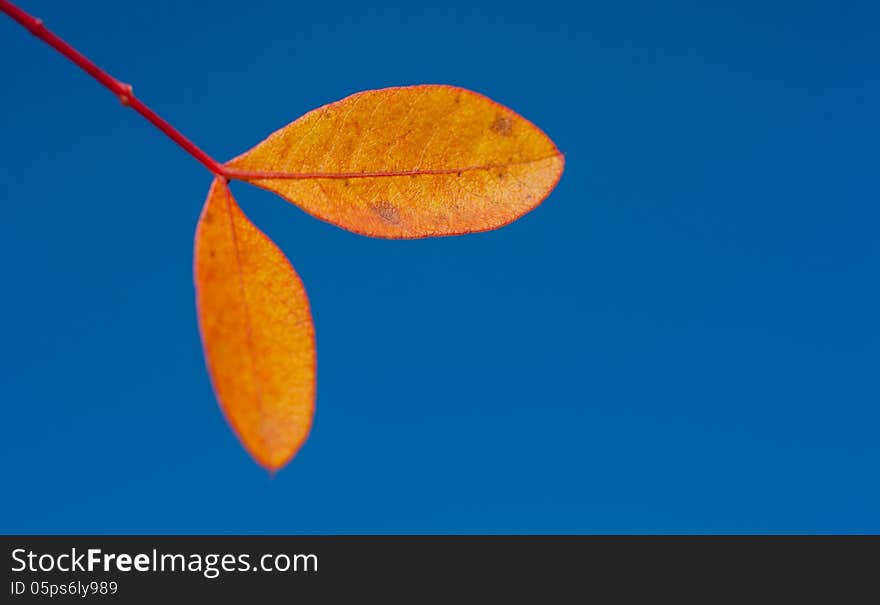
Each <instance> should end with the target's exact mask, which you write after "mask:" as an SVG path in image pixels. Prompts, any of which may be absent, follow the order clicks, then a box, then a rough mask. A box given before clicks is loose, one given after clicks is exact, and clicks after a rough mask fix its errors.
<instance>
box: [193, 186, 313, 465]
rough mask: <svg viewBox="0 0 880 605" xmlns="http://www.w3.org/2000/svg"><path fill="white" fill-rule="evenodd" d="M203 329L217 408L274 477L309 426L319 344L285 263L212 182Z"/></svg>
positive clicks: (198, 266) (199, 232)
mask: <svg viewBox="0 0 880 605" xmlns="http://www.w3.org/2000/svg"><path fill="white" fill-rule="evenodd" d="M195 284H196V301H197V306H198V315H199V327H200V329H201V333H202V342H203V345H204V349H205V357H206V359H207V363H208V370H209V372H210V374H211V380H212V382H213V385H214V391H215V392H216V394H217V398H218V400H219V401H220V406H221V408H222V409H223V412H224V413H225V415H226V418H227V419H228V420H229V422H230V424H231V425H232V427H233V429H234V430H235V432H236V433H237V434H238V436H239V438H240V439H241V441H242V443H243V444H244V446H245V448H246V449H247V450H248V451H249V452H250V454H251V455H252V456H253V457H254V458H255V459H256V460H257V461H258V462H259V463H260V464H261V465H263V466H264V467H266V468H268V469H271V470H275V469H278V468H280V467H282V466H284V464H286V463H287V461H288V460H290V458H291V457H293V455H294V454H295V453H296V452H297V450H298V449H299V448H300V446H301V445H302V444H303V442H304V441H305V439H306V437H307V436H308V434H309V430H310V428H311V426H312V416H313V414H314V402H315V336H314V328H313V326H312V316H311V313H310V311H309V302H308V299H307V298H306V292H305V289H304V288H303V285H302V282H301V281H300V279H299V276H297V274H296V273H295V272H294V270H293V267H291V265H290V263H289V262H288V261H287V259H286V258H285V257H284V254H282V253H281V251H280V250H279V249H278V248H277V247H276V246H275V244H274V243H272V241H271V240H270V239H269V238H267V237H266V236H265V235H264V234H263V233H262V232H261V231H260V230H259V229H257V227H256V226H254V224H253V223H251V222H250V221H249V220H248V218H247V217H246V216H245V215H244V213H243V212H242V211H241V209H240V208H239V207H238V204H236V203H235V200H234V199H233V197H232V193H231V192H230V191H229V187H228V186H227V185H226V183H225V181H224V180H222V179H219V178H218V179H215V180H214V183H213V184H212V185H211V190H210V192H209V193H208V199H207V201H206V202H205V207H204V209H203V210H202V216H201V218H200V219H199V225H198V227H197V229H196V244H195Z"/></svg>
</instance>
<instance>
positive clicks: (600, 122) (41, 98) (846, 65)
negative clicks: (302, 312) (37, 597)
mask: <svg viewBox="0 0 880 605" xmlns="http://www.w3.org/2000/svg"><path fill="white" fill-rule="evenodd" d="M718 4H720V3H705V2H696V1H694V2H669V3H656V2H635V1H622V2H602V3H598V2H595V3H594V2H587V3H575V2H571V3H568V4H567V5H566V4H562V3H559V4H553V3H550V4H541V3H535V2H528V3H516V2H510V1H505V2H498V3H488V2H474V1H473V0H464V1H461V2H459V1H457V0H456V1H445V2H439V3H417V2H416V3H414V2H411V1H406V2H350V3H346V2H268V1H262V0H248V1H247V2H244V3H242V2H240V1H236V2H224V1H220V2H210V3H209V2H202V3H195V2H180V1H178V0H163V1H158V2H143V3H133V2H132V3H120V2H110V1H109V0H102V1H97V0H95V1H82V2H75V3H74V2H49V1H47V0H22V5H23V6H24V8H26V9H28V10H30V11H31V12H33V13H35V14H36V15H38V16H40V17H42V18H44V19H45V21H46V23H47V24H48V25H49V26H50V27H51V28H53V29H54V30H55V31H57V32H58V33H59V34H61V35H62V36H64V37H66V38H67V39H69V40H70V41H71V42H72V43H74V44H75V45H76V46H78V47H79V48H80V49H81V50H82V51H83V52H85V53H87V54H88V55H89V56H91V57H92V58H93V59H95V60H96V61H97V62H98V63H99V64H100V65H102V66H104V67H105V68H107V69H108V70H109V71H110V72H111V73H112V74H114V75H115V76H117V77H118V78H120V79H122V80H124V81H127V82H131V83H132V84H133V85H134V87H135V90H136V92H137V93H138V94H139V95H140V97H141V98H142V99H143V100H145V101H146V102H147V103H149V104H150V105H151V106H153V107H154V108H155V109H156V110H157V111H158V112H159V113H160V114H162V115H163V116H164V117H166V118H167V119H169V120H170V121H172V122H173V123H175V124H176V125H177V126H178V127H179V128H181V130H183V131H184V132H185V133H186V134H187V135H189V136H190V137H192V138H193V139H194V140H195V141H197V142H198V143H199V144H200V145H201V146H203V147H204V148H205V149H206V150H207V151H209V152H210V153H212V154H214V155H215V156H216V157H218V158H219V159H227V158H229V157H232V156H234V155H236V154H238V153H240V152H241V151H243V150H245V149H247V148H249V147H250V146H252V145H253V144H255V143H256V142H258V141H259V140H260V139H262V138H263V137H264V136H265V135H266V134H268V133H269V132H271V131H273V130H275V129H276V128H278V127H280V126H282V125H284V124H286V123H287V122H289V121H291V120H293V119H294V118H296V117H298V116H299V115H301V114H303V113H305V112H306V111H308V110H310V109H312V108H314V107H317V106H320V105H322V104H324V103H327V102H330V101H334V100H337V99H339V98H342V97H344V96H346V95H348V94H350V93H353V92H356V91H359V90H363V89H370V88H380V87H384V86H390V85H401V84H417V83H450V84H457V85H460V86H465V87H468V88H472V89H474V90H477V91H479V92H482V93H485V94H487V95H489V96H490V97H492V98H494V99H496V100H497V101H499V102H501V103H503V104H505V105H508V106H510V107H512V108H513V109H515V110H517V111H518V112H520V113H521V114H522V115H524V116H526V117H527V118H528V119H530V120H532V121H534V122H535V123H536V124H538V125H539V126H540V127H541V128H542V129H544V130H545V131H546V132H547V133H548V134H549V135H550V136H551V137H552V138H553V139H554V140H555V142H556V143H557V145H558V146H559V148H560V149H562V150H563V151H564V152H565V153H566V157H567V165H566V172H565V174H564V175H563V178H562V181H561V183H560V184H559V186H558V188H557V189H556V191H555V192H554V193H553V195H552V196H551V197H550V198H549V199H548V200H547V201H546V202H545V203H544V204H543V205H542V206H541V207H539V208H538V209H537V210H536V211H535V212H533V213H532V214H529V215H528V216H526V217H525V218H523V219H522V220H520V221H518V222H517V223H515V224H513V225H512V226H509V227H507V228H504V229H502V230H500V231H497V232H492V233H486V234H480V235H473V236H467V237H459V238H444V239H434V240H421V241H383V240H371V239H367V238H363V237H359V236H356V235H353V234H350V233H347V232H345V231H342V230H340V229H337V228H335V227H333V226H331V225H327V224H325V223H321V222H319V221H317V220H315V219H313V218H311V217H309V216H307V215H306V214H304V213H303V212H301V211H300V210H298V209H297V208H295V207H294V206H292V205H290V204H288V203H286V202H284V201H282V200H280V199H279V198H276V197H274V196H273V195H271V194H270V193H268V192H265V191H260V190H257V189H252V188H249V187H247V186H246V185H242V184H237V185H234V186H233V190H234V192H235V194H236V196H237V197H238V199H239V202H240V203H241V205H242V207H243V208H244V209H245V211H246V212H247V213H248V214H249V215H250V216H251V218H252V219H253V220H254V221H255V222H256V223H257V224H258V225H259V226H260V227H261V228H262V229H263V230H265V231H266V232H267V233H269V234H270V235H271V237H272V238H274V239H275V241H277V242H278V244H279V245H280V246H281V248H282V249H283V250H284V251H285V252H286V253H287V255H288V256H289V257H290V259H291V261H292V262H293V264H294V266H295V267H296V268H297V270H298V271H299V273H300V275H301V276H302V278H303V280H304V281H305V284H306V287H307V289H308V292H309V294H310V297H311V301H312V306H313V311H314V318H315V323H316V330H317V336H318V367H319V377H318V381H319V388H318V411H317V416H316V422H315V427H314V430H313V432H312V434H311V437H310V439H309V441H308V443H307V444H306V446H305V447H304V448H303V450H302V451H301V452H300V454H299V456H298V457H297V458H296V459H295V460H294V461H293V462H292V463H291V464H290V465H289V466H288V467H287V468H286V469H284V470H283V471H282V472H281V473H280V474H279V475H278V476H277V477H275V478H274V479H270V478H269V477H268V476H267V474H266V473H265V472H264V471H263V470H261V469H260V468H259V467H258V466H256V465H255V464H254V463H253V462H252V460H251V459H250V458H249V457H248V456H247V455H246V454H245V452H244V451H243V449H242V448H241V447H240V445H239V443H238V441H237V440H236V439H235V437H234V436H233V434H232V433H231V431H230V430H229V429H228V427H227V426H226V424H225V422H224V420H223V418H222V416H221V414H220V411H219V409H218V407H217V405H216V403H215V401H214V397H213V394H212V392H211V387H210V384H209V381H208V377H207V374H206V372H205V369H204V363H203V360H202V354H201V348H200V343H199V337H198V332H197V328H196V318H195V310H194V302H193V286H192V277H191V263H192V236H193V229H194V227H195V223H196V218H197V216H198V212H199V209H200V206H201V204H202V202H203V200H204V197H205V193H206V191H207V188H208V185H209V182H210V177H209V175H208V173H207V172H206V171H205V170H204V169H203V168H202V167H201V166H200V165H199V164H198V163H196V162H195V161H194V160H192V159H191V158H190V157H188V156H187V155H185V154H184V153H183V152H181V151H180V150H179V149H177V148H176V147H175V146H174V145H173V144H172V143H170V142H169V141H168V140H166V139H165V138H164V137H163V136H162V135H161V134H159V133H158V132H156V131H154V130H153V129H152V128H151V127H150V126H149V125H148V124H147V123H146V122H144V121H143V120H142V119H140V118H139V117H138V116H137V115H136V114H135V113H134V112H131V111H128V110H125V109H124V108H122V107H120V106H119V103H118V102H117V101H116V100H115V99H114V98H113V97H112V96H111V95H110V94H108V93H107V92H106V91H105V90H103V89H102V88H100V87H99V86H98V85H97V84H96V83H95V82H93V81H92V80H91V79H90V78H88V77H87V76H85V75H84V74H83V73H81V72H79V71H78V70H77V69H75V68H74V67H73V66H72V65H71V64H69V63H67V62H66V61H65V60H63V59H62V58H61V57H59V56H57V55H55V54H54V53H53V52H51V51H50V49H49V48H48V47H45V46H44V45H42V44H41V43H39V42H38V41H37V40H35V39H33V38H32V37H31V36H30V35H29V34H27V32H25V31H24V30H22V29H20V28H19V27H18V26H16V25H14V24H13V23H12V22H11V21H9V20H8V19H6V18H5V17H4V18H0V56H2V57H3V61H2V69H3V78H2V79H3V83H2V85H0V137H2V145H0V203H2V206H3V219H2V221H0V259H2V284H3V286H2V287H3V296H2V297H0V318H2V319H0V321H2V323H3V326H2V341H0V394H2V414H3V416H2V422H0V461H2V462H0V465H2V466H0V473H2V482H3V497H2V498H0V531H3V532H71V533H72V532H85V533H91V532H96V533H98V532H101V533H103V532H108V533H113V532H148V533H152V532H169V533H178V532H180V533H186V532H195V533H200V532H212V533H213V532H224V533H226V532H228V533H250V532H259V533H337V532H382V533H384V532H392V533H397V532H405V533H408V532H423V533H434V532H439V533H449V532H453V533H455V532H488V533H495V532H527V533H528V532H566V533H567V532H578V533H579V532H590V533H592V532H684V533H694V532H697V533H698V532H732V533H739V532H878V531H880V513H878V511H880V481H878V476H880V442H878V438H877V435H878V430H880V405H878V404H880V320H878V309H880V280H878V273H880V243H878V241H880V238H878V229H880V170H878V165H880V164H878V163H880V146H878V140H880V118H878V107H880V78H878V73H880V37H878V36H877V23H878V22H880V5H878V4H877V3H876V2H867V1H865V2H854V3H845V5H843V4H840V3H837V2H803V1H799V2H773V3H767V2H730V3H724V4H726V5H727V6H724V7H719V6H716V5H718ZM709 5H711V6H709Z"/></svg>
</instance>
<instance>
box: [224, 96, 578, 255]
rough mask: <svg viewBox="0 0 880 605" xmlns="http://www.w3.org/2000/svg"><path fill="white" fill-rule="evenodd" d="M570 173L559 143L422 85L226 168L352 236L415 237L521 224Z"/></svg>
mask: <svg viewBox="0 0 880 605" xmlns="http://www.w3.org/2000/svg"><path fill="white" fill-rule="evenodd" d="M563 163H564V160H563V157H562V154H561V153H560V152H559V150H558V149H556V146H555V145H554V144H553V141H551V140H550V139H549V138H548V137H547V135H545V134H544V133H543V132H541V131H540V130H539V129H538V128H537V127H536V126H534V125H533V124H532V123H531V122H529V121H527V120H526V119H525V118H523V117H521V116H519V115H518V114H516V113H515V112H513V111H512V110H510V109H508V108H506V107H503V106H501V105H499V104H497V103H495V102H494V101H492V100H490V99H488V98H486V97H484V96H483V95H480V94H477V93H475V92H471V91H469V90H465V89H462V88H457V87H454V86H441V85H423V86H409V87H401V88H386V89H382V90H369V91H366V92H360V93H357V94H354V95H351V96H350V97H347V98H345V99H343V100H341V101H338V102H336V103H331V104H329V105H325V106H324V107H321V108H319V109H316V110H314V111H312V112H309V113H307V114H306V115H304V116H303V117H301V118H300V119H298V120H296V121H295V122H293V123H291V124H289V125H287V126H285V127H284V128H282V129H281V130H278V131H277V132H275V133H273V134H272V135H270V136H269V137H268V138H267V139H266V140H265V141H263V142H262V143H260V144H259V145H257V146H256V147H254V148H253V149H251V150H250V151H247V152H246V153H244V154H242V155H240V156H239V157H237V158H235V159H233V160H231V161H230V162H229V163H227V164H226V166H227V168H230V169H231V170H230V171H229V176H233V177H235V178H240V179H242V180H247V181H250V182H251V183H253V184H254V185H257V186H259V187H263V188H265V189H269V190H270V191H274V192H276V193H278V194H279V195H281V196H282V197H284V198H285V199H287V200H289V201H291V202H293V203H295V204H297V205H299V206H301V207H302V208H303V209H304V210H305V211H307V212H309V213H310V214H312V215H314V216H316V217H318V218H320V219H323V220H325V221H328V222H330V223H333V224H335V225H338V226H340V227H343V228H345V229H348V230H350V231H354V232H356V233H361V234H364V235H370V236H375V237H388V238H417V237H426V236H438V235H455V234H460V233H470V232H474V231H487V230H489V229H495V228H497V227H501V226H503V225H506V224H508V223H511V222H513V221H514V220H516V219H517V218H519V217H520V216H522V215H523V214H525V213H526V212H529V211H530V210H532V209H534V208H535V207H536V206H537V205H538V204H540V203H541V202H542V201H543V200H544V198H546V197H547V196H548V195H549V194H550V191H552V189H553V188H554V187H555V186H556V183H557V182H558V180H559V177H560V175H561V174H562V168H563Z"/></svg>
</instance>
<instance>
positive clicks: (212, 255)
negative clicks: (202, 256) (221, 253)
mask: <svg viewBox="0 0 880 605" xmlns="http://www.w3.org/2000/svg"><path fill="white" fill-rule="evenodd" d="M215 256H216V253H215V252H214V251H213V250H211V258H214V257H215Z"/></svg>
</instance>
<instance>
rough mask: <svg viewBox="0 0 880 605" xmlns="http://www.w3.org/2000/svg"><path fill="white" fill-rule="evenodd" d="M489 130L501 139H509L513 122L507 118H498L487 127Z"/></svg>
mask: <svg viewBox="0 0 880 605" xmlns="http://www.w3.org/2000/svg"><path fill="white" fill-rule="evenodd" d="M489 130H491V131H492V132H494V133H496V134H500V135H501V136H503V137H509V136H510V135H511V133H512V132H513V120H511V119H510V118H508V117H507V116H498V117H497V118H495V121H494V122H492V125H491V126H489Z"/></svg>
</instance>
